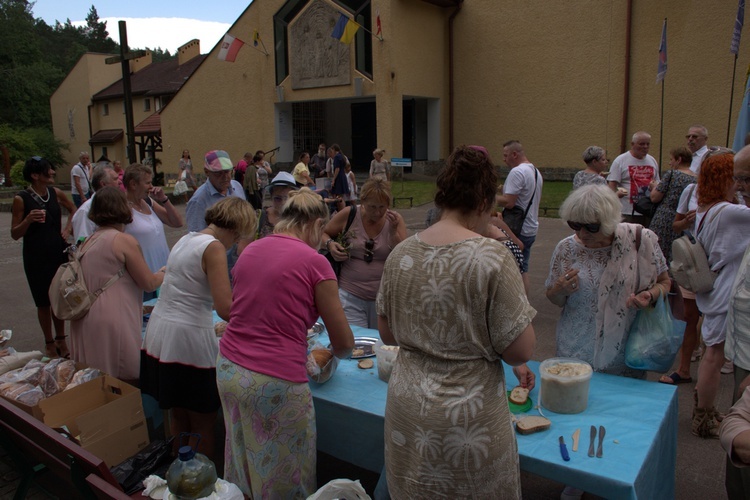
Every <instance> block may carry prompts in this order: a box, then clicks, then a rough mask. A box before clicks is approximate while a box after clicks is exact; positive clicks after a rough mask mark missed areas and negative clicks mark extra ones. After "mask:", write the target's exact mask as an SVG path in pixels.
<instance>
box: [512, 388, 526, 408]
mask: <svg viewBox="0 0 750 500" xmlns="http://www.w3.org/2000/svg"><path fill="white" fill-rule="evenodd" d="M508 399H509V400H510V402H511V403H513V404H515V405H523V404H526V401H528V400H529V390H528V389H526V388H524V387H521V386H520V385H519V386H516V387H514V388H513V390H512V391H510V396H508Z"/></svg>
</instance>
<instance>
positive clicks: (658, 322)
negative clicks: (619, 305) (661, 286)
mask: <svg viewBox="0 0 750 500" xmlns="http://www.w3.org/2000/svg"><path fill="white" fill-rule="evenodd" d="M684 334H685V322H684V321H679V320H676V319H674V318H673V317H672V312H671V311H670V310H669V304H668V303H667V302H666V301H665V300H664V296H663V295H659V298H658V299H657V301H656V305H655V306H654V307H653V308H651V307H647V308H646V309H641V310H639V311H638V314H636V316H635V319H634V320H633V324H632V325H631V326H630V331H629V332H628V342H627V344H626V345H625V364H626V365H628V366H629V367H630V368H633V369H636V370H649V371H655V372H665V371H668V370H669V369H670V368H671V367H672V363H674V358H675V356H676V355H677V351H679V350H680V346H681V345H682V337H683V335H684Z"/></svg>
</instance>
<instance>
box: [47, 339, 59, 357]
mask: <svg viewBox="0 0 750 500" xmlns="http://www.w3.org/2000/svg"><path fill="white" fill-rule="evenodd" d="M54 343H55V341H54V340H47V341H45V342H44V345H45V346H46V347H45V351H46V352H45V355H46V356H47V357H48V358H56V357H58V356H59V355H60V352H59V351H58V349H57V346H53V347H50V346H52V345H53V344H54Z"/></svg>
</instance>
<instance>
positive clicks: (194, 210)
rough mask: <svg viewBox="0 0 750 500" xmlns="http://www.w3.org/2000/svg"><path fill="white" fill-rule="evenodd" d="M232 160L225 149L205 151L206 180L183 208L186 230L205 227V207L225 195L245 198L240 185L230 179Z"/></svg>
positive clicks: (198, 229) (204, 168) (196, 229)
mask: <svg viewBox="0 0 750 500" xmlns="http://www.w3.org/2000/svg"><path fill="white" fill-rule="evenodd" d="M233 168H234V167H233V165H232V160H231V159H230V158H229V155H228V154H227V152H226V151H222V150H221V149H217V150H214V151H209V152H208V153H206V160H205V163H204V165H203V170H204V172H206V177H207V178H208V181H206V182H204V183H203V185H202V186H201V187H199V188H198V189H197V190H196V191H195V194H193V197H192V198H190V201H188V204H187V208H186V209H185V218H186V219H187V228H188V231H202V230H204V229H206V220H205V215H206V209H208V207H210V206H212V205H213V204H214V203H216V202H217V201H219V200H221V199H222V198H225V197H227V196H236V197H237V198H242V199H243V200H244V199H245V192H244V191H243V189H242V185H241V184H240V183H239V182H237V181H235V180H233V179H232V169H233Z"/></svg>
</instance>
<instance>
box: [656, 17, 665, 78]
mask: <svg viewBox="0 0 750 500" xmlns="http://www.w3.org/2000/svg"><path fill="white" fill-rule="evenodd" d="M666 74H667V20H666V19H664V27H663V28H662V29H661V44H659V67H658V69H657V70H656V83H659V82H661V81H664V77H665V76H666Z"/></svg>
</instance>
